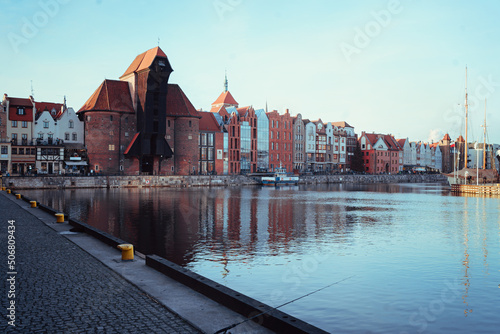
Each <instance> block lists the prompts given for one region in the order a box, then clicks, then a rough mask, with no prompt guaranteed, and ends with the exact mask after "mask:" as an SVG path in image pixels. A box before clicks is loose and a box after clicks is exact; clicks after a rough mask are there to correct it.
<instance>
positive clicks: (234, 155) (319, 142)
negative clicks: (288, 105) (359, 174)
mask: <svg viewBox="0 0 500 334" xmlns="http://www.w3.org/2000/svg"><path fill="white" fill-rule="evenodd" d="M204 113H206V112H203V111H200V114H204ZM210 113H212V114H213V115H214V117H215V118H216V120H217V122H218V124H219V129H218V131H219V132H222V133H223V134H225V136H226V137H227V138H226V139H225V140H223V141H222V142H223V143H225V144H227V146H223V147H220V148H216V149H217V150H218V151H219V152H223V154H222V155H221V156H222V157H223V160H224V161H223V164H222V167H221V170H216V173H218V174H219V173H223V174H240V173H243V174H246V173H255V172H272V171H274V170H275V169H276V168H278V167H282V168H285V169H286V170H287V171H288V172H289V173H291V172H295V173H303V172H333V171H346V170H349V166H350V160H351V158H352V155H353V154H354V150H355V147H356V139H357V137H356V134H355V133H354V128H353V127H351V126H350V125H349V124H347V123H346V122H336V123H332V122H329V123H324V122H323V121H322V120H321V119H320V120H317V121H310V120H308V119H303V118H302V115H301V114H297V115H296V116H291V115H290V112H289V110H288V109H287V110H286V111H285V112H284V113H283V114H280V113H279V112H278V111H276V110H273V111H270V112H266V111H265V110H264V109H257V110H255V109H254V108H253V107H252V106H247V107H239V104H238V102H236V100H235V99H234V97H233V96H232V95H231V93H230V92H229V90H228V89H227V78H226V81H225V88H224V91H223V92H222V93H221V95H220V96H219V97H218V98H217V99H216V100H215V102H214V103H212V107H211V110H210ZM203 118H204V117H202V119H203ZM200 145H201V144H200ZM203 150H204V148H203ZM201 155H203V153H201ZM202 161H203V162H202V164H203V166H205V165H207V166H208V165H209V164H206V163H205V162H204V160H202ZM212 165H215V163H212ZM203 166H201V165H200V171H201V173H205V172H207V173H210V172H211V170H210V169H207V170H205V169H204V167H203Z"/></svg>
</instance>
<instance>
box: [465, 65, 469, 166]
mask: <svg viewBox="0 0 500 334" xmlns="http://www.w3.org/2000/svg"><path fill="white" fill-rule="evenodd" d="M468 111H469V105H468V104H467V66H465V154H464V155H465V157H464V158H465V168H467V162H468V160H469V156H468V155H467V149H468V146H469V144H468V143H469V142H468V140H467V139H468V138H467V121H468V119H467V118H468Z"/></svg>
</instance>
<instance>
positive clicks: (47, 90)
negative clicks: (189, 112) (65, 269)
mask: <svg viewBox="0 0 500 334" xmlns="http://www.w3.org/2000/svg"><path fill="white" fill-rule="evenodd" d="M0 4H1V8H2V11H1V13H0V29H1V30H0V36H1V42H0V43H1V49H0V87H1V93H7V94H9V96H15V97H26V96H28V95H29V94H30V80H33V88H34V92H35V98H36V99H37V100H43V101H53V102H61V101H62V100H63V96H64V95H66V96H67V101H68V105H70V106H72V107H74V108H75V109H79V108H80V107H81V106H82V105H83V103H84V102H85V101H86V100H87V99H88V98H89V97H90V95H91V94H92V93H93V92H94V90H95V89H96V88H97V87H98V86H99V85H100V83H101V82H102V81H103V80H104V79H105V78H108V79H118V78H119V76H120V75H122V74H123V72H124V71H125V69H126V68H127V67H128V65H129V64H130V63H131V62H132V61H133V59H134V57H135V56H136V55H138V54H139V53H142V52H144V51H146V50H148V49H150V48H152V47H155V46H157V43H158V38H160V47H161V48H162V49H163V50H164V51H165V53H166V54H167V56H168V57H169V60H170V63H171V64H172V67H173V68H174V72H173V74H172V76H171V79H170V81H171V82H173V83H178V84H180V85H181V87H182V89H183V90H184V92H185V93H186V94H187V96H188V97H189V99H190V100H191V102H192V103H193V104H194V106H195V107H196V108H203V109H204V110H208V109H209V108H210V104H211V103H212V102H213V101H214V100H215V99H216V98H217V97H218V95H219V94H220V93H221V91H222V89H223V81H224V71H225V70H227V73H228V80H229V90H230V91H231V93H232V94H233V96H234V97H235V99H236V100H237V101H238V102H239V103H240V105H241V106H245V105H253V106H254V107H255V108H264V107H265V104H266V101H267V103H268V107H269V109H277V110H279V111H280V112H284V110H285V109H286V108H289V109H290V112H291V113H292V115H295V114H296V113H299V112H300V113H302V115H303V116H304V117H305V118H310V119H317V118H321V119H322V120H323V121H342V120H345V121H347V122H348V123H350V124H351V125H353V126H354V127H355V129H356V132H358V133H360V132H361V131H363V130H364V131H368V132H372V131H375V132H384V133H392V134H394V135H396V136H397V137H409V139H410V140H412V141H413V140H424V141H426V140H428V139H429V138H433V139H440V138H441V137H442V136H443V135H444V133H446V132H448V133H450V135H451V136H452V138H456V137H457V136H458V135H460V134H461V133H462V134H463V132H464V130H463V126H462V125H461V124H460V122H461V121H462V116H463V109H464V108H463V104H464V89H465V66H466V65H467V66H468V69H469V80H468V89H469V97H470V104H471V105H470V108H469V110H470V115H471V117H470V118H471V122H470V128H469V131H470V132H469V133H470V134H471V135H470V137H469V140H470V141H473V140H475V139H479V140H482V129H481V127H480V126H481V124H482V122H483V113H484V98H485V97H486V98H487V99H488V101H487V118H488V125H489V128H488V129H489V131H488V132H489V137H490V141H492V142H496V143H500V132H499V131H498V129H499V128H500V113H499V111H500V110H499V109H500V68H499V64H500V45H499V43H498V40H499V36H500V24H499V20H500V2H498V1H493V0H491V1H476V2H472V1H463V0H462V1H452V0H449V1H416V0H399V1H397V0H394V1H375V0H374V1H333V0H330V1H327V0H324V1H314V0H312V1H311V0H308V1H292V0H288V1H284V0H276V1H264V0H207V1H203V0H197V1H196V0H193V1H173V0H168V1H165V0H163V1H137V0H136V1H132V0H130V1H129V0H120V1H119V0H98V1H76V0H41V1H26V0H18V1H5V0H0ZM54 4H57V5H54ZM30 27H31V28H33V27H34V28H35V29H34V30H33V29H31V30H30V29H29V28H30Z"/></svg>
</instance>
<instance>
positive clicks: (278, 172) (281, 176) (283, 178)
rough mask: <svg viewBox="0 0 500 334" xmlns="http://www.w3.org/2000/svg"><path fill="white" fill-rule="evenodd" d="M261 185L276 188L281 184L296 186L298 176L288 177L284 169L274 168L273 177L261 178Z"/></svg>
mask: <svg viewBox="0 0 500 334" xmlns="http://www.w3.org/2000/svg"><path fill="white" fill-rule="evenodd" d="M261 180H262V184H263V185H267V186H276V185H282V184H298V183H299V177H298V176H289V175H288V173H287V172H286V168H284V167H281V166H280V167H276V169H275V170H274V175H273V176H263V177H262V178H261Z"/></svg>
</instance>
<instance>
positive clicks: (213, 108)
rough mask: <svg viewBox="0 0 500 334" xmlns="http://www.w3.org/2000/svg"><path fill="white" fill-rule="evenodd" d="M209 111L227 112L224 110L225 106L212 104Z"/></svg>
mask: <svg viewBox="0 0 500 334" xmlns="http://www.w3.org/2000/svg"><path fill="white" fill-rule="evenodd" d="M210 112H215V113H218V114H219V113H221V112H225V113H227V110H226V107H224V106H219V107H217V106H212V108H211V109H210Z"/></svg>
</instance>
